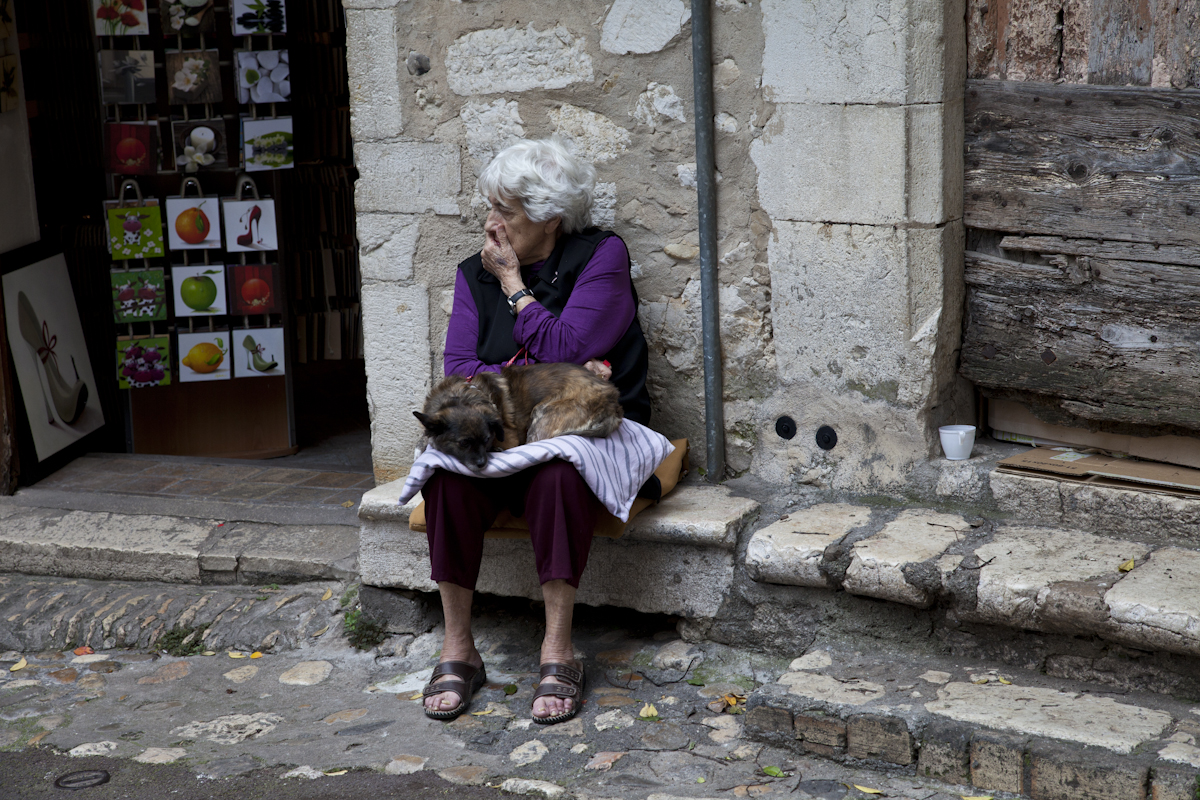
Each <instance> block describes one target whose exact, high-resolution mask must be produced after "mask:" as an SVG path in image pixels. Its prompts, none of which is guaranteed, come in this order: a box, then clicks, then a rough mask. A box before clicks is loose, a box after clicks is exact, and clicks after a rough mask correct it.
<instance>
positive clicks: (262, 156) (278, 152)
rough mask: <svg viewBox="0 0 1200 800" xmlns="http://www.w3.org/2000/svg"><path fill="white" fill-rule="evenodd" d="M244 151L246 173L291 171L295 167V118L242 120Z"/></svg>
mask: <svg viewBox="0 0 1200 800" xmlns="http://www.w3.org/2000/svg"><path fill="white" fill-rule="evenodd" d="M242 149H243V156H244V158H245V159H246V171H247V172H258V171H262V170H268V169H291V168H292V167H293V166H294V164H293V160H294V153H293V152H292V118H291V117H276V118H274V119H250V118H249V117H242Z"/></svg>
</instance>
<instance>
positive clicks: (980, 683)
mask: <svg viewBox="0 0 1200 800" xmlns="http://www.w3.org/2000/svg"><path fill="white" fill-rule="evenodd" d="M987 682H988V679H987V678H980V679H979V680H977V681H975V682H974V683H975V685H976V686H982V685H983V684H985V683H987Z"/></svg>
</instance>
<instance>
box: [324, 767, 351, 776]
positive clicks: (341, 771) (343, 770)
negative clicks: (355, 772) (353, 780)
mask: <svg viewBox="0 0 1200 800" xmlns="http://www.w3.org/2000/svg"><path fill="white" fill-rule="evenodd" d="M349 771H350V770H348V769H339V770H337V771H336V772H326V773H324V774H325V775H328V776H329V777H331V778H332V777H333V776H334V775H345V774H346V773H347V772H349Z"/></svg>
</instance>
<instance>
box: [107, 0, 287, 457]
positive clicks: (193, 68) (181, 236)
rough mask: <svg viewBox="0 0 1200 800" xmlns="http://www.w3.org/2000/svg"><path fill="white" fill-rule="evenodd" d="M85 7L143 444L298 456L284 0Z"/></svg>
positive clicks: (134, 423) (133, 432)
mask: <svg viewBox="0 0 1200 800" xmlns="http://www.w3.org/2000/svg"><path fill="white" fill-rule="evenodd" d="M90 1H91V4H92V11H93V17H94V22H95V26H96V34H97V40H98V43H99V48H98V57H97V61H98V64H99V74H100V84H101V94H102V102H103V103H104V105H105V116H106V119H107V122H106V123H105V131H104V134H105V143H104V149H105V164H106V170H107V171H108V173H109V175H110V178H111V181H112V184H113V189H114V194H115V197H114V199H112V200H109V201H107V202H106V203H105V205H106V209H105V217H106V220H107V225H108V246H109V251H110V253H111V255H112V259H113V265H112V270H111V277H112V281H111V283H112V308H113V320H114V323H115V325H116V327H117V331H118V335H117V338H116V343H115V347H114V351H113V352H114V366H115V370H116V376H117V381H118V385H119V387H120V388H121V389H122V390H127V392H126V396H127V397H128V410H129V436H130V440H131V449H132V451H133V452H138V453H154V454H168V455H209V456H226V457H257V458H266V457H271V456H275V455H283V454H286V453H289V452H295V450H296V449H297V448H296V447H295V444H296V439H295V430H294V423H293V420H292V410H291V386H290V365H291V364H292V361H293V359H292V356H291V352H290V350H291V346H290V345H289V343H288V339H289V337H288V336H286V335H285V334H284V331H285V329H286V325H287V321H288V308H287V306H286V297H287V292H286V290H285V287H284V285H283V283H282V281H283V274H282V271H281V270H280V269H279V267H278V266H277V264H278V260H279V259H278V255H279V253H278V250H279V236H278V233H277V224H276V201H275V199H274V198H276V197H279V191H278V189H279V185H280V182H279V180H278V173H277V171H278V170H284V169H290V168H291V167H292V166H293V163H294V155H293V154H294V149H293V145H292V125H291V117H290V115H288V114H287V109H288V108H289V101H290V100H291V76H290V65H289V58H288V51H287V44H286V42H284V41H283V37H284V36H285V35H286V8H285V6H284V2H283V0H228V2H226V0H208V2H203V0H201V1H200V2H196V1H195V0H190V1H189V2H186V3H185V2H177V1H175V0H140V1H139V0H132V1H131V0H90ZM260 185H262V186H263V187H264V189H269V196H268V193H267V192H262V193H260V191H259V186H260ZM147 189H148V191H145V190H147ZM286 202H287V198H286V196H285V197H281V198H280V207H283V206H284V205H285V204H286Z"/></svg>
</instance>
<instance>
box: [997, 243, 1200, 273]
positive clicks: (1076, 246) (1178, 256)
mask: <svg viewBox="0 0 1200 800" xmlns="http://www.w3.org/2000/svg"><path fill="white" fill-rule="evenodd" d="M1000 249H1001V250H1020V251H1022V252H1025V253H1040V254H1043V255H1047V254H1056V253H1057V254H1061V255H1069V256H1089V257H1092V258H1111V259H1117V260H1119V261H1149V262H1152V263H1155V264H1183V265H1186V266H1189V267H1200V250H1197V249H1196V248H1194V247H1179V246H1176V245H1155V244H1138V243H1136V242H1106V241H1102V240H1099V239H1066V238H1063V237H1061V236H1005V237H1004V238H1003V239H1001V240H1000Z"/></svg>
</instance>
